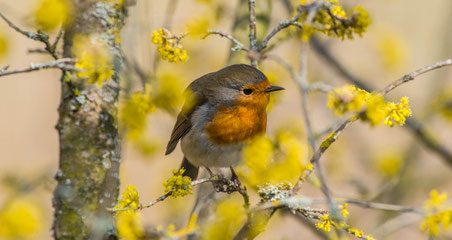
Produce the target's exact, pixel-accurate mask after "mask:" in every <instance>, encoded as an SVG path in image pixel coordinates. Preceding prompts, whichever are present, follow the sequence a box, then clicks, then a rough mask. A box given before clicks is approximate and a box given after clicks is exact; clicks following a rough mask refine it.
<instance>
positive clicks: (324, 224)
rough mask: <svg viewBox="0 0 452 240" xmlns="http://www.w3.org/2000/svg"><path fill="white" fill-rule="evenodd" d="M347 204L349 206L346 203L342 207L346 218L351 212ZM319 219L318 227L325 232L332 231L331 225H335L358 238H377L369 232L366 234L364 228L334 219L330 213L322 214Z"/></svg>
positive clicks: (368, 239)
mask: <svg viewBox="0 0 452 240" xmlns="http://www.w3.org/2000/svg"><path fill="white" fill-rule="evenodd" d="M347 206H348V204H347V203H345V204H344V205H342V207H341V208H342V209H341V213H342V216H343V217H344V218H346V217H347V216H348V215H349V214H350V213H349V212H348V210H347ZM318 220H319V222H318V223H317V224H316V227H317V228H318V229H321V230H323V231H325V232H329V231H331V227H334V228H336V229H344V230H345V231H347V232H348V233H350V234H353V235H354V236H355V237H358V238H363V239H367V240H375V238H373V237H372V236H370V235H369V234H365V233H364V232H363V231H362V230H359V229H356V228H353V227H351V226H349V225H348V224H346V223H345V222H341V223H337V222H335V221H334V220H333V219H331V218H330V214H329V213H326V214H322V215H321V216H320V217H318Z"/></svg>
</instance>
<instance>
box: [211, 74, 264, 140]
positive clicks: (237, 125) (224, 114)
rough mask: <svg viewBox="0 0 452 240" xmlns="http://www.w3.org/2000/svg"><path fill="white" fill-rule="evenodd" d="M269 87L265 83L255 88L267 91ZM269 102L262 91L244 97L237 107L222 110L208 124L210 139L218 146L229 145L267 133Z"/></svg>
mask: <svg viewBox="0 0 452 240" xmlns="http://www.w3.org/2000/svg"><path fill="white" fill-rule="evenodd" d="M260 85H263V86H260ZM264 85H265V86H264ZM268 85H269V83H268V81H265V82H263V83H260V84H259V85H257V86H256V85H255V86H253V87H262V88H263V89H265V88H266V87H268ZM268 101H269V94H266V93H264V92H263V91H262V92H259V93H257V94H256V95H253V96H252V97H248V96H242V97H241V98H239V99H238V100H237V102H236V105H235V106H232V107H222V108H220V109H219V110H218V111H217V112H216V114H215V115H214V116H213V118H212V120H211V121H210V122H208V123H207V124H206V131H207V133H208V135H209V139H210V140H211V141H212V142H214V143H216V144H219V145H227V144H235V143H239V142H244V141H248V140H251V139H252V138H254V137H256V136H257V135H260V134H263V133H265V129H266V126H267V113H266V107H267V104H268Z"/></svg>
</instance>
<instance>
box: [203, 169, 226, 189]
mask: <svg viewBox="0 0 452 240" xmlns="http://www.w3.org/2000/svg"><path fill="white" fill-rule="evenodd" d="M205 168H206V170H207V172H208V173H209V175H210V177H215V175H214V174H213V172H212V170H210V168H208V167H205ZM217 177H218V179H222V180H223V179H224V177H223V176H222V175H219V176H217ZM212 186H213V188H214V189H215V190H216V191H217V192H224V191H225V189H224V184H223V183H222V182H216V181H215V182H212Z"/></svg>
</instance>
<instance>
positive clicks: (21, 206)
mask: <svg viewBox="0 0 452 240" xmlns="http://www.w3.org/2000/svg"><path fill="white" fill-rule="evenodd" d="M41 221H42V212H41V209H40V208H39V207H38V206H37V205H36V204H35V203H33V202H30V201H27V200H21V199H18V200H12V201H10V202H7V203H6V204H5V205H4V206H3V207H2V209H1V210H0V239H3V238H5V239H32V238H34V237H33V236H34V234H36V233H37V232H38V231H39V230H41V228H42V226H41Z"/></svg>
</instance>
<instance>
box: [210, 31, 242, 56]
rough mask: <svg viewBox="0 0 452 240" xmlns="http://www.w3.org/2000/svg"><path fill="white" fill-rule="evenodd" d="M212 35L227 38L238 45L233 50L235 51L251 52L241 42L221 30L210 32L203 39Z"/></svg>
mask: <svg viewBox="0 0 452 240" xmlns="http://www.w3.org/2000/svg"><path fill="white" fill-rule="evenodd" d="M210 35H220V36H222V37H224V38H227V39H229V40H231V41H232V42H233V43H235V44H236V45H235V47H233V48H232V50H233V51H236V50H243V51H246V52H248V51H250V49H249V48H247V47H245V46H244V45H243V44H242V43H241V42H240V41H239V40H237V39H236V38H234V37H233V36H232V35H230V34H227V33H225V32H223V31H221V30H208V31H207V34H206V35H204V37H203V39H204V38H206V37H208V36H210Z"/></svg>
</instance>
